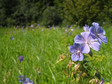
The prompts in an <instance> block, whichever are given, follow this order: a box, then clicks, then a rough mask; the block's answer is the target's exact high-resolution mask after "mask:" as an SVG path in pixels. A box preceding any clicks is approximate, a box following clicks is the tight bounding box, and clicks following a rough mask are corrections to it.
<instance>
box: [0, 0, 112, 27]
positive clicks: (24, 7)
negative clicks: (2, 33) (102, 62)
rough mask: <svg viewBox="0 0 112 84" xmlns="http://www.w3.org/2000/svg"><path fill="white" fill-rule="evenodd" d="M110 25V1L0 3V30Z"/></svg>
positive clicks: (8, 0) (12, 0)
mask: <svg viewBox="0 0 112 84" xmlns="http://www.w3.org/2000/svg"><path fill="white" fill-rule="evenodd" d="M92 22H98V23H100V25H102V24H106V25H111V23H112V0H0V26H8V27H10V26H29V25H31V24H36V25H37V24H38V25H43V26H46V27H48V26H53V25H54V26H56V25H60V26H65V25H72V24H77V25H80V26H82V25H85V24H88V25H90V24H91V23H92Z"/></svg>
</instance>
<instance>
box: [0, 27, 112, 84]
mask: <svg viewBox="0 0 112 84" xmlns="http://www.w3.org/2000/svg"><path fill="white" fill-rule="evenodd" d="M104 30H105V31H106V36H107V38H108V43H107V44H102V46H101V49H100V51H98V52H96V51H94V50H93V51H92V52H93V57H90V56H88V55H86V56H85V58H84V59H88V60H89V62H88V66H89V68H86V67H85V68H84V69H80V70H79V71H80V72H81V73H82V72H84V73H85V74H86V76H82V75H81V76H80V75H79V74H77V73H79V72H78V71H77V73H73V72H74V65H75V64H77V63H78V62H76V63H75V64H72V65H71V66H69V67H67V65H68V63H69V62H70V61H71V58H70V57H71V54H70V53H69V46H70V45H72V44H73V42H74V37H75V36H76V35H77V34H80V33H81V32H82V31H83V30H82V29H77V28H74V31H71V30H70V29H68V31H67V32H65V29H64V28H55V29H47V28H43V30H42V28H34V29H32V28H27V29H24V30H23V29H16V28H4V29H3V28H1V29H0V84H22V83H20V82H19V78H18V77H19V75H25V77H26V78H29V79H30V80H32V81H33V84H89V81H90V80H91V79H93V78H97V76H96V75H95V74H96V73H99V74H100V78H99V80H101V78H103V79H104V81H105V83H106V82H111V81H112V44H111V43H112V37H111V36H112V28H104ZM69 32H71V34H70V33H69ZM11 37H14V40H11ZM21 55H22V56H24V59H23V61H21V62H19V59H18V58H19V56H21ZM71 62H72V61H71ZM82 63H83V62H82ZM82 63H81V64H82ZM85 69H86V70H85ZM81 70H82V71H81ZM87 73H88V74H87Z"/></svg>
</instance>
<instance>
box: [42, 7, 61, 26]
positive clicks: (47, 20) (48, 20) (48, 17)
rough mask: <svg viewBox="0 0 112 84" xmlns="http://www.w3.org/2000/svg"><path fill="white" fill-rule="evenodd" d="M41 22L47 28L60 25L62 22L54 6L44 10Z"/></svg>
mask: <svg viewBox="0 0 112 84" xmlns="http://www.w3.org/2000/svg"><path fill="white" fill-rule="evenodd" d="M41 20H42V21H41V24H42V25H45V26H48V25H49V26H52V25H58V24H59V23H61V21H62V20H61V17H60V15H59V14H58V12H57V11H56V9H55V7H52V6H51V7H47V8H46V9H45V10H44V12H43V15H42V19H41Z"/></svg>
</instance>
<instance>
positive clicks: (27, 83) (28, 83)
mask: <svg viewBox="0 0 112 84" xmlns="http://www.w3.org/2000/svg"><path fill="white" fill-rule="evenodd" d="M23 84H33V81H29V78H26V80H25V81H24V82H23Z"/></svg>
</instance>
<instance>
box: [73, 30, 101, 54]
mask: <svg viewBox="0 0 112 84" xmlns="http://www.w3.org/2000/svg"><path fill="white" fill-rule="evenodd" d="M81 35H82V36H81ZM81 35H77V36H76V37H75V38H74V41H75V43H78V44H83V46H82V48H83V50H82V53H89V52H90V47H91V48H92V49H94V50H96V51H98V50H99V49H100V44H99V42H97V39H96V38H95V37H94V36H93V35H91V34H90V32H82V33H81Z"/></svg>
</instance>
